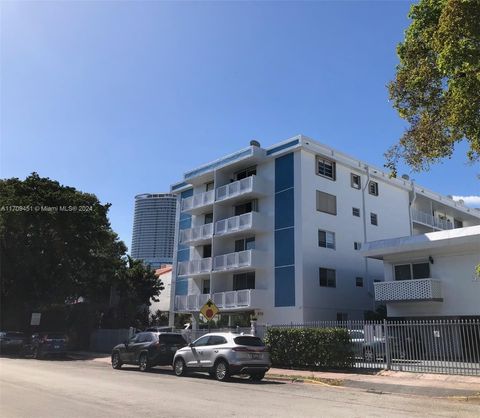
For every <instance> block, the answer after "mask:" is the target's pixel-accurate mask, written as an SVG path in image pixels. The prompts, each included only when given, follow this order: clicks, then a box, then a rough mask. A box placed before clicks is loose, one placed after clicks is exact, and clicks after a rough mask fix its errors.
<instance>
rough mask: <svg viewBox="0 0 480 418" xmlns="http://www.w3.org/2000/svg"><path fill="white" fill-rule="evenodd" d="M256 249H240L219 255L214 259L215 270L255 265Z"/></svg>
mask: <svg viewBox="0 0 480 418" xmlns="http://www.w3.org/2000/svg"><path fill="white" fill-rule="evenodd" d="M254 254H255V250H246V251H239V252H236V253H230V254H223V255H217V256H216V257H215V258H214V261H213V270H214V271H227V270H237V269H241V268H244V267H253V266H254V262H253V261H254Z"/></svg>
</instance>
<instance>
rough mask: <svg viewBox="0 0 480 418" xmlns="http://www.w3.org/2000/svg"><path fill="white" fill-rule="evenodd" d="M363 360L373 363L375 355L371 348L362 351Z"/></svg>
mask: <svg viewBox="0 0 480 418" xmlns="http://www.w3.org/2000/svg"><path fill="white" fill-rule="evenodd" d="M363 359H364V360H365V361H368V362H369V363H371V362H373V361H375V353H374V352H373V349H372V348H370V347H367V348H364V349H363Z"/></svg>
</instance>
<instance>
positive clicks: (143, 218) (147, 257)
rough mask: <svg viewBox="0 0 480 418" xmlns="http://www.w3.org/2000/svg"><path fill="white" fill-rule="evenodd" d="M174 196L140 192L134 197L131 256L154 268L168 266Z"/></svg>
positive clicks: (173, 228) (174, 203)
mask: <svg viewBox="0 0 480 418" xmlns="http://www.w3.org/2000/svg"><path fill="white" fill-rule="evenodd" d="M176 210H177V196H176V195H174V194H170V193H156V194H155V193H153V194H152V193H144V194H139V195H137V196H135V214H134V219H133V235H132V249H131V256H132V257H133V258H135V259H140V260H143V261H145V262H146V263H148V264H150V265H151V266H152V268H158V267H160V266H161V265H162V264H172V261H173V250H174V243H175V216H176Z"/></svg>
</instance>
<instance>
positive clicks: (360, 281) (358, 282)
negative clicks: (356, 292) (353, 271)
mask: <svg viewBox="0 0 480 418" xmlns="http://www.w3.org/2000/svg"><path fill="white" fill-rule="evenodd" d="M355 286H357V287H363V277H355Z"/></svg>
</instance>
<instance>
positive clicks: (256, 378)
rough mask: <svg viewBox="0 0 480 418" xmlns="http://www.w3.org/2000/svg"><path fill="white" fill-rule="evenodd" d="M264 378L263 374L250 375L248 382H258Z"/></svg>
mask: <svg viewBox="0 0 480 418" xmlns="http://www.w3.org/2000/svg"><path fill="white" fill-rule="evenodd" d="M264 377H265V372H261V373H252V374H251V375H250V380H251V381H252V382H260V380H262V379H263V378H264Z"/></svg>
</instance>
